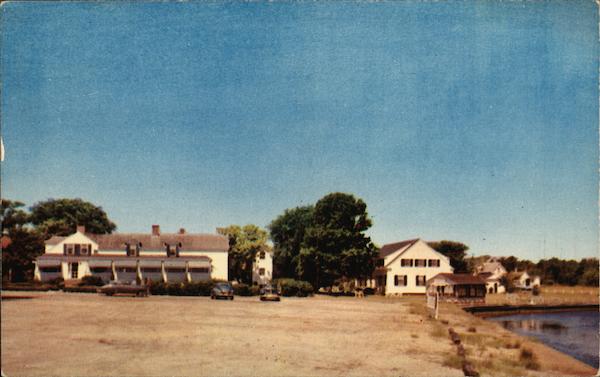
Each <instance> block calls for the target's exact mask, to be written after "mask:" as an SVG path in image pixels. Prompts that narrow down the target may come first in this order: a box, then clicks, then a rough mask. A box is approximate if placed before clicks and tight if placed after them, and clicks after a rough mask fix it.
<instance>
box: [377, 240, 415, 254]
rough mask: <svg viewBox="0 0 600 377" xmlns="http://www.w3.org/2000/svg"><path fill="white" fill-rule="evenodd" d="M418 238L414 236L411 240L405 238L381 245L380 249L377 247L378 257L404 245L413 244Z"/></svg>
mask: <svg viewBox="0 0 600 377" xmlns="http://www.w3.org/2000/svg"><path fill="white" fill-rule="evenodd" d="M418 240H419V239H418V238H415V239H413V240H406V241H400V242H396V243H388V244H387V245H383V247H382V248H381V249H379V257H380V258H385V257H387V256H388V255H390V254H392V253H394V252H396V251H398V250H400V249H403V248H404V247H406V246H409V245H411V246H412V244H414V243H415V242H417V241H418Z"/></svg>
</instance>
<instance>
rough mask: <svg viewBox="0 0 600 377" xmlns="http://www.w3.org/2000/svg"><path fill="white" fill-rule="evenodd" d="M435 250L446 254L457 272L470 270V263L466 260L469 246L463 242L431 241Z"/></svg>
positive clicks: (430, 243)
mask: <svg viewBox="0 0 600 377" xmlns="http://www.w3.org/2000/svg"><path fill="white" fill-rule="evenodd" d="M428 244H429V246H431V247H432V248H433V249H434V250H436V251H437V252H439V253H442V254H444V255H445V256H447V257H448V258H449V259H450V265H451V266H452V267H454V272H455V273H466V272H471V271H469V264H468V263H467V261H466V260H465V257H466V255H467V250H469V247H468V246H467V245H465V244H464V243H461V242H456V241H446V240H444V241H436V242H429V243H428Z"/></svg>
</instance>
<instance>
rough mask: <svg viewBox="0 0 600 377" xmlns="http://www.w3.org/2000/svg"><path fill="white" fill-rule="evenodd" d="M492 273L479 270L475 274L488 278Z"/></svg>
mask: <svg viewBox="0 0 600 377" xmlns="http://www.w3.org/2000/svg"><path fill="white" fill-rule="evenodd" d="M492 275H493V273H492V272H480V273H478V274H477V276H480V277H482V278H483V279H487V278H489V277H490V276H492Z"/></svg>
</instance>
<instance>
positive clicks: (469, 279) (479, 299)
mask: <svg viewBox="0 0 600 377" xmlns="http://www.w3.org/2000/svg"><path fill="white" fill-rule="evenodd" d="M436 293H437V294H439V299H440V301H446V302H455V303H459V304H471V303H484V302H485V294H486V282H485V280H483V279H482V278H481V277H479V276H476V275H471V274H452V273H440V274H437V275H435V276H434V277H432V278H431V279H429V280H427V294H428V295H435V294H436Z"/></svg>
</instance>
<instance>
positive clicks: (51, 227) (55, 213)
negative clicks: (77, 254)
mask: <svg viewBox="0 0 600 377" xmlns="http://www.w3.org/2000/svg"><path fill="white" fill-rule="evenodd" d="M31 222H32V223H33V224H34V225H35V226H36V227H37V228H38V229H39V230H40V232H41V233H42V234H43V235H44V237H45V238H46V239H47V238H50V237H51V236H68V235H70V234H72V233H74V232H75V231H76V229H77V225H84V226H85V229H86V231H88V232H90V233H97V234H105V233H112V231H113V230H115V229H116V228H117V226H116V225H115V223H113V222H112V221H110V220H109V219H108V216H107V215H106V212H104V210H103V209H102V207H98V206H95V205H94V204H92V203H89V202H85V201H83V200H81V199H49V200H46V201H44V202H39V203H37V204H35V205H34V206H33V207H31Z"/></svg>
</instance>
